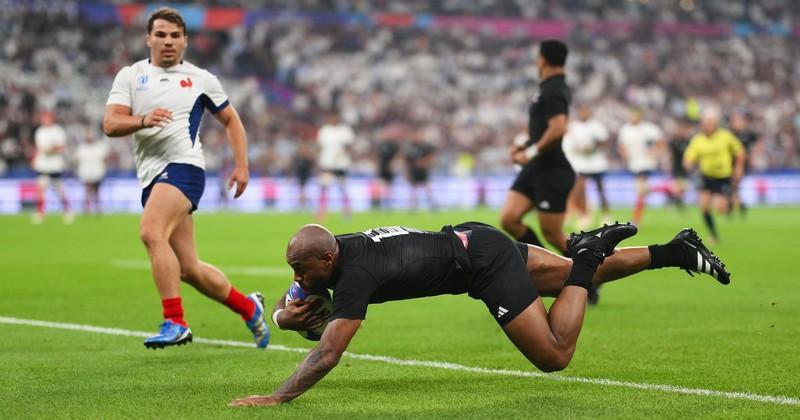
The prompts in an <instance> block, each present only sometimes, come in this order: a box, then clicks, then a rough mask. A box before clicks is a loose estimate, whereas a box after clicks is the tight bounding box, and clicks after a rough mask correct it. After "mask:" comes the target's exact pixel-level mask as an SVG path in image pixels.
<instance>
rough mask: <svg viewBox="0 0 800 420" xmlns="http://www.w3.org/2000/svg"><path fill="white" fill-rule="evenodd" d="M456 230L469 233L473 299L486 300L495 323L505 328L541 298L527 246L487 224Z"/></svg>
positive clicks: (468, 287) (472, 223) (471, 293)
mask: <svg viewBox="0 0 800 420" xmlns="http://www.w3.org/2000/svg"><path fill="white" fill-rule="evenodd" d="M453 229H454V230H455V231H456V232H465V233H467V238H468V245H467V255H468V256H469V262H470V268H469V269H468V273H467V274H468V276H467V277H468V279H469V280H468V282H469V284H468V286H467V291H468V293H469V296H470V297H472V298H474V299H480V300H482V301H483V303H484V304H485V305H486V308H487V309H488V310H489V313H490V314H491V315H492V317H494V319H495V321H497V323H498V324H500V326H501V327H502V326H505V325H506V324H508V323H509V322H511V321H512V320H513V319H514V318H516V317H517V315H519V314H520V313H522V311H524V310H525V309H526V308H527V307H528V306H530V304H531V303H533V302H534V301H535V300H536V299H537V298H538V297H539V292H538V291H537V290H536V287H535V286H534V285H533V281H532V280H531V278H530V276H529V275H528V269H527V266H526V264H527V255H528V251H527V247H526V246H525V245H524V244H520V243H517V242H514V241H512V240H511V239H510V238H509V237H508V236H506V235H505V234H504V233H502V232H500V231H499V230H497V229H495V228H493V227H492V226H489V225H486V224H483V223H478V222H467V223H462V224H460V225H456V226H454V227H453ZM523 255H524V257H523Z"/></svg>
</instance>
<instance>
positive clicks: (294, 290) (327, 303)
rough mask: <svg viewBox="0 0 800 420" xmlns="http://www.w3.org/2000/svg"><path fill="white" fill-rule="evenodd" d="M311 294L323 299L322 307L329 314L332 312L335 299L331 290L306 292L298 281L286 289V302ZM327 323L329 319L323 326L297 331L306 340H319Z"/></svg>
mask: <svg viewBox="0 0 800 420" xmlns="http://www.w3.org/2000/svg"><path fill="white" fill-rule="evenodd" d="M310 296H314V297H316V298H318V299H321V300H322V307H323V308H325V310H327V312H328V313H329V314H330V313H331V310H332V309H333V299H331V294H330V292H328V291H327V290H325V291H324V292H323V293H306V291H305V290H303V288H302V287H300V284H299V283H297V282H296V281H294V282H292V285H291V286H289V290H287V291H286V303H287V304H288V303H289V302H290V301H292V300H295V299H305V298H307V297H310ZM327 325H328V321H327V320H326V321H325V322H324V323H323V324H322V325H321V326H319V327H317V328H314V329H313V330H305V331H297V333H298V334H300V336H301V337H303V338H305V339H306V340H311V341H319V339H320V338H322V332H323V331H325V327H326V326H327Z"/></svg>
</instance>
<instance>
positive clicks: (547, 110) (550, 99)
mask: <svg viewBox="0 0 800 420" xmlns="http://www.w3.org/2000/svg"><path fill="white" fill-rule="evenodd" d="M542 100H543V101H544V116H545V118H546V119H548V120H549V119H550V118H553V117H555V116H556V115H561V114H563V115H565V116H566V115H567V114H568V112H569V101H568V100H567V98H566V97H565V96H564V95H561V94H557V93H551V94H548V95H545V96H544V97H543V98H542Z"/></svg>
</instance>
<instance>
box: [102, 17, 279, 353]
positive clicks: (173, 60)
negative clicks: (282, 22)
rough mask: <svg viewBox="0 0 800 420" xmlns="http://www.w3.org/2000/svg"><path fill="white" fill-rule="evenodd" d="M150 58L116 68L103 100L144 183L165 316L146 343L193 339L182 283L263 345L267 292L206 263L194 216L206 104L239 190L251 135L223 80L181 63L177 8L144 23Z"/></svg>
mask: <svg viewBox="0 0 800 420" xmlns="http://www.w3.org/2000/svg"><path fill="white" fill-rule="evenodd" d="M146 40H147V46H148V47H149V48H150V58H149V59H147V60H142V61H139V62H137V63H134V64H133V65H131V66H128V67H125V68H123V69H122V70H120V72H119V73H118V74H117V77H116V79H114V85H113V87H112V88H111V93H110V95H109V98H108V102H107V105H106V113H105V118H104V120H103V130H104V131H105V133H106V135H108V136H110V137H122V136H127V135H130V134H133V139H134V143H135V148H136V172H137V175H138V177H139V182H140V184H141V186H142V188H143V191H142V205H143V206H144V212H143V213H142V218H141V223H140V236H141V239H142V242H144V246H145V248H147V253H148V255H149V257H150V265H151V266H152V270H153V279H154V280H155V283H156V288H157V289H158V293H159V295H160V297H161V304H162V306H163V309H164V312H163V315H164V319H165V320H164V322H163V323H162V324H161V329H160V331H159V333H158V334H156V335H154V336H152V337H150V338H148V339H146V340H145V341H144V345H145V346H147V347H148V348H161V347H165V346H172V345H176V344H183V343H186V342H191V341H192V332H191V330H190V329H189V324H188V323H187V322H186V321H185V320H184V317H183V314H184V312H183V304H182V301H181V294H180V281H181V280H183V281H185V282H187V283H189V284H191V285H192V286H194V287H195V288H196V289H197V290H199V291H200V292H201V293H203V294H204V295H206V296H208V297H210V298H212V299H214V300H216V301H217V302H220V303H223V304H224V305H226V306H228V307H229V308H230V309H231V310H233V311H234V312H236V313H238V314H239V315H241V317H242V319H244V320H245V322H246V324H247V327H248V328H249V329H250V331H251V332H252V334H253V339H254V340H255V342H256V346H258V347H261V348H263V347H266V346H267V344H268V343H269V328H268V326H267V324H266V322H265V321H264V308H263V302H262V298H261V295H260V294H259V293H252V294H250V295H249V296H245V295H243V294H242V293H240V292H239V291H238V290H236V288H235V287H233V286H232V285H231V283H230V281H228V278H227V277H225V274H223V273H222V271H220V270H219V269H218V268H217V267H214V266H213V265H211V264H208V263H206V262H203V261H201V260H200V259H199V258H198V256H197V249H196V247H195V240H194V219H193V218H192V213H193V212H194V211H195V210H196V209H197V206H198V203H199V202H200V197H201V196H202V194H203V189H204V188H205V160H204V158H203V149H202V146H201V144H200V139H199V138H198V129H199V127H200V120H201V118H202V116H203V112H204V111H205V110H206V109H208V110H209V111H211V113H212V114H214V116H215V117H216V118H217V119H218V120H219V121H220V122H221V123H222V125H223V126H225V132H226V134H227V136H228V139H229V141H230V144H231V148H232V149H233V156H234V160H235V165H234V168H233V171H232V174H231V177H230V179H229V181H228V188H232V187H233V186H234V185H236V193H235V195H234V198H238V197H239V196H241V195H242V193H243V192H244V190H245V188H246V187H247V183H248V180H249V169H248V162H247V136H246V133H245V131H244V126H243V125H242V121H241V120H240V119H239V115H238V114H237V113H236V110H235V109H234V108H233V106H232V105H231V104H230V103H229V102H228V97H227V95H226V94H225V91H223V90H222V85H221V84H220V82H219V80H217V78H216V77H215V76H214V75H212V74H211V73H209V72H207V71H206V70H203V69H200V68H198V67H196V66H194V65H192V64H190V63H188V62H185V61H183V52H184V50H185V49H186V46H187V44H188V38H187V35H186V25H185V24H184V21H183V18H182V17H181V15H180V14H178V12H177V11H176V10H174V9H170V8H160V9H158V10H156V11H155V12H153V14H152V15H151V16H150V18H149V20H148V21H147V38H146Z"/></svg>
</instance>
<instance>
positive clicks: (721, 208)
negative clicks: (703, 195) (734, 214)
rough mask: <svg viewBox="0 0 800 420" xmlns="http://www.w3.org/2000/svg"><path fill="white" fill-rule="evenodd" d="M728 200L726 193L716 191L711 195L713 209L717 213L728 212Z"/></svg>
mask: <svg viewBox="0 0 800 420" xmlns="http://www.w3.org/2000/svg"><path fill="white" fill-rule="evenodd" d="M728 200H729V198H728V194H725V193H717V194H713V195H712V201H713V204H714V209H715V210H716V211H717V212H719V213H727V212H728Z"/></svg>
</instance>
